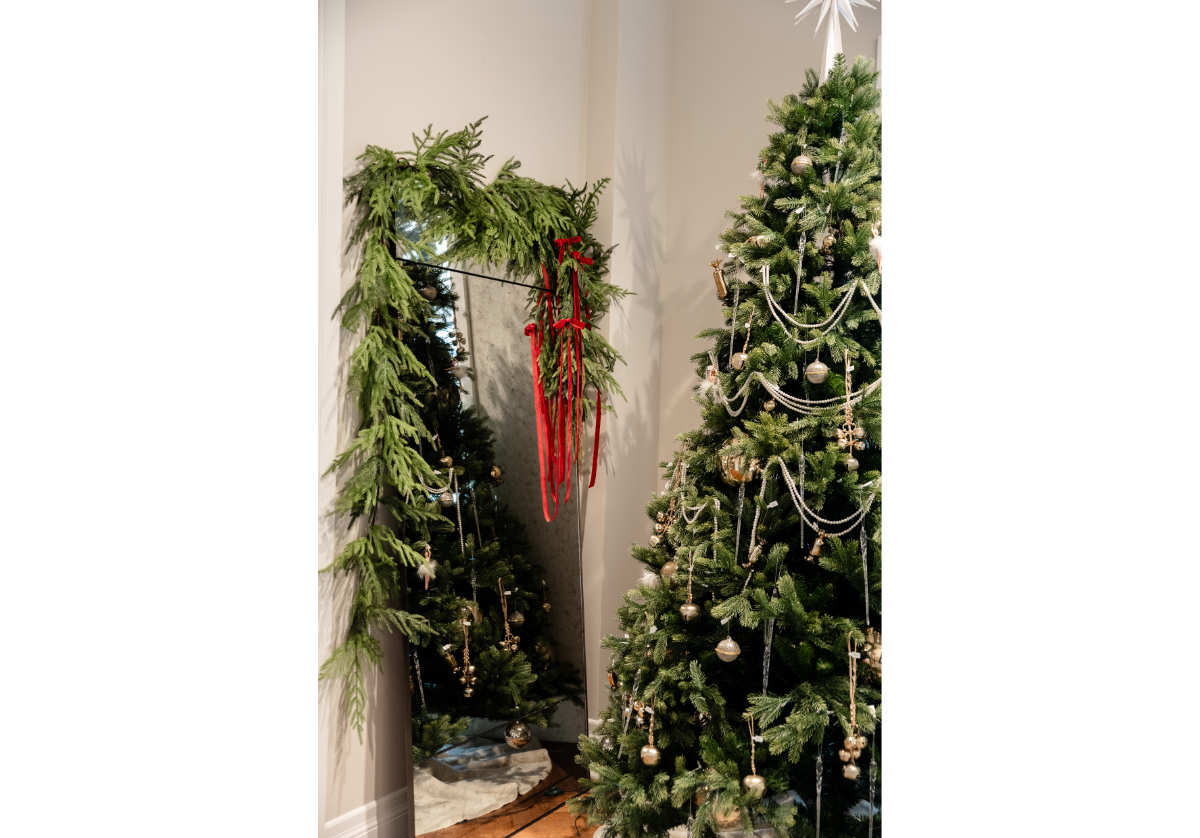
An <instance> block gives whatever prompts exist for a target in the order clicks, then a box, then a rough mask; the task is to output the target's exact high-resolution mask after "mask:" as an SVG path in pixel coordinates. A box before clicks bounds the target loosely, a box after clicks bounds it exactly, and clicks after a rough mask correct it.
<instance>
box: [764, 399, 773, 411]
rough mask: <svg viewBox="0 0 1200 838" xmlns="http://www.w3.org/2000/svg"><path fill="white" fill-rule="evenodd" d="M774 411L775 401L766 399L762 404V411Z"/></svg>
mask: <svg viewBox="0 0 1200 838" xmlns="http://www.w3.org/2000/svg"><path fill="white" fill-rule="evenodd" d="M774 409H775V400H774V399H767V400H766V401H765V402H763V410H765V411H767V413H770V412H771V411H772V410H774Z"/></svg>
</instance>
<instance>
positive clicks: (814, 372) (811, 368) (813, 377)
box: [804, 361, 829, 384]
mask: <svg viewBox="0 0 1200 838" xmlns="http://www.w3.org/2000/svg"><path fill="white" fill-rule="evenodd" d="M804 377H805V378H806V379H808V383H809V384H824V383H825V379H827V378H829V367H828V366H826V365H825V362H824V361H813V362H812V363H811V364H809V365H808V366H807V367H805V368H804Z"/></svg>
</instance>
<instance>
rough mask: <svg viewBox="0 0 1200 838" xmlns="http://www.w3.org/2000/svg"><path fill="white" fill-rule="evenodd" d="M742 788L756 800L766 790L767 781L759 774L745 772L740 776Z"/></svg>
mask: <svg viewBox="0 0 1200 838" xmlns="http://www.w3.org/2000/svg"><path fill="white" fill-rule="evenodd" d="M742 788H743V789H745V791H746V794H748V795H750V796H751V797H753V798H754V799H755V800H758V799H760V798H761V797H762V796H763V792H765V791H766V790H767V781H766V780H765V779H764V778H763V776H762V775H761V774H747V775H746V776H745V777H743V778H742Z"/></svg>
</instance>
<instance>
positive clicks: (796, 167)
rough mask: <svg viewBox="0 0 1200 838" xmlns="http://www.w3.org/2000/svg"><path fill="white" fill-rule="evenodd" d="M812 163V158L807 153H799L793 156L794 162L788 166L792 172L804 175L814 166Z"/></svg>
mask: <svg viewBox="0 0 1200 838" xmlns="http://www.w3.org/2000/svg"><path fill="white" fill-rule="evenodd" d="M812 164H813V161H812V158H811V157H809V156H808V155H807V154H797V155H796V156H795V157H793V158H792V163H791V165H790V166H789V167H788V168H789V169H791V170H792V174H794V175H802V174H804V173H805V172H806V171H808V170H809V169H811V168H812Z"/></svg>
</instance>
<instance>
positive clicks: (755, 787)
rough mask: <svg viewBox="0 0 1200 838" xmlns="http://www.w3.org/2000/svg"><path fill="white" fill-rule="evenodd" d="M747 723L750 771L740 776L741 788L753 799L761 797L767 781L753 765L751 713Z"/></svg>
mask: <svg viewBox="0 0 1200 838" xmlns="http://www.w3.org/2000/svg"><path fill="white" fill-rule="evenodd" d="M747 724H748V725H749V727H750V773H749V774H747V775H746V776H745V777H743V778H742V789H743V790H744V791H745V792H746V794H748V795H750V796H751V797H752V798H754V799H755V800H760V799H762V796H763V792H765V791H766V790H767V781H766V779H765V778H764V777H763V776H762V775H761V774H759V773H758V768H757V767H756V766H755V765H754V740H755V736H754V715H753V714H751V716H750V718H749V719H748V720H747Z"/></svg>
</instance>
